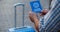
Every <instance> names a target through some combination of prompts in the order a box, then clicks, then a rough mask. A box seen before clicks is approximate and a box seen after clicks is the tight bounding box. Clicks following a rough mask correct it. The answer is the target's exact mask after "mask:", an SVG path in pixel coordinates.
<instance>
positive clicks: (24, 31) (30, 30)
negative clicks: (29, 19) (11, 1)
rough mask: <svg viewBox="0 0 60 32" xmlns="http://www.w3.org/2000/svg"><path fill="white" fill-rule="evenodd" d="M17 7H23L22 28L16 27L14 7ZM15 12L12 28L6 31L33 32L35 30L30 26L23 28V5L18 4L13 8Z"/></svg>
mask: <svg viewBox="0 0 60 32" xmlns="http://www.w3.org/2000/svg"><path fill="white" fill-rule="evenodd" d="M17 6H23V14H22V15H23V20H22V21H23V27H19V28H18V27H16V7H17ZM14 8H15V9H14V10H15V25H14V28H10V29H9V30H8V31H9V32H35V29H34V28H33V27H31V26H24V4H22V3H18V4H16V5H15V6H14Z"/></svg>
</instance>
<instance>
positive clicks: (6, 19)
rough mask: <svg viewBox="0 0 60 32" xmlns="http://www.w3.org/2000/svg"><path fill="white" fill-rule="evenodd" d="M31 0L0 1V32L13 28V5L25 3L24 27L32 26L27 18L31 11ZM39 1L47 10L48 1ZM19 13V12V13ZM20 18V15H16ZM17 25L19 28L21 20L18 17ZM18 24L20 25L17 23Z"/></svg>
mask: <svg viewBox="0 0 60 32" xmlns="http://www.w3.org/2000/svg"><path fill="white" fill-rule="evenodd" d="M30 1H32V0H0V32H7V30H8V29H9V28H12V27H14V7H13V5H14V4H16V3H22V2H24V3H25V17H24V19H25V20H24V21H25V23H24V24H25V25H29V26H33V24H32V23H31V22H30V20H29V18H28V12H29V11H31V9H30V6H29V2H30ZM44 1H45V0H41V3H43V4H42V6H43V7H44V8H48V6H49V5H48V2H47V1H48V0H46V2H44ZM20 13H21V11H20ZM18 15H19V16H20V17H21V15H22V14H18ZM18 20H19V21H18V22H17V23H18V24H20V25H19V26H21V24H22V18H19V17H18ZM19 22H20V23H19Z"/></svg>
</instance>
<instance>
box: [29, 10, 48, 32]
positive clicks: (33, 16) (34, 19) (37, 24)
mask: <svg viewBox="0 0 60 32" xmlns="http://www.w3.org/2000/svg"><path fill="white" fill-rule="evenodd" d="M47 12H48V10H47V9H44V10H43V12H42V13H40V16H44V15H45V14H46V13H47ZM29 18H30V20H31V21H32V22H33V23H34V26H35V29H36V30H37V32H39V22H40V21H39V20H38V17H37V15H36V14H34V13H32V12H31V11H30V13H29Z"/></svg>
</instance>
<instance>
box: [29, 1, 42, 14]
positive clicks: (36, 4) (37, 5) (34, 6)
mask: <svg viewBox="0 0 60 32" xmlns="http://www.w3.org/2000/svg"><path fill="white" fill-rule="evenodd" d="M30 6H31V8H32V12H35V13H41V12H42V6H41V4H40V1H31V2H30Z"/></svg>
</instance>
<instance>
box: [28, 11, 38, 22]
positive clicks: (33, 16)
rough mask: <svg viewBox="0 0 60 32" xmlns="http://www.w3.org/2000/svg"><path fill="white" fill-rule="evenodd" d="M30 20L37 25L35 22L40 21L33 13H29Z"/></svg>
mask: <svg viewBox="0 0 60 32" xmlns="http://www.w3.org/2000/svg"><path fill="white" fill-rule="evenodd" d="M29 18H30V20H31V21H32V22H33V23H35V21H37V20H38V18H37V15H36V14H34V13H33V12H31V11H30V12H29Z"/></svg>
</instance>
